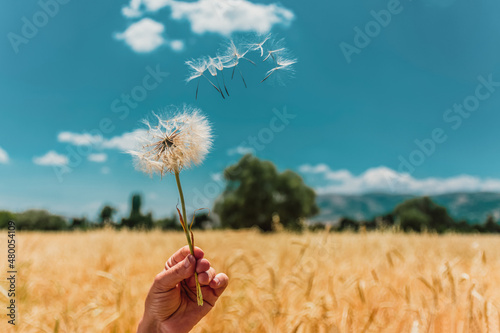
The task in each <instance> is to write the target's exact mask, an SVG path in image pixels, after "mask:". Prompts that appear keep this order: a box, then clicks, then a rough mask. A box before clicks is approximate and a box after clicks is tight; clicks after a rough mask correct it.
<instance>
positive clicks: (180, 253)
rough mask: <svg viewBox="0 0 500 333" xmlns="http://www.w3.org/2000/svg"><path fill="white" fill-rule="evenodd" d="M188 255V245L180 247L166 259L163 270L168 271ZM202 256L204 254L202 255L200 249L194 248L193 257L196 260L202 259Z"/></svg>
mask: <svg viewBox="0 0 500 333" xmlns="http://www.w3.org/2000/svg"><path fill="white" fill-rule="evenodd" d="M190 253H191V252H190V251H189V246H188V245H186V246H183V247H181V248H180V249H179V250H177V252H175V253H174V254H173V255H172V256H171V257H170V258H169V259H168V261H167V263H166V265H165V269H169V268H171V267H173V266H175V265H176V264H178V263H179V262H181V261H183V260H184V258H186V257H187V256H188V254H190ZM204 255H205V253H203V250H202V249H200V248H199V247H197V246H195V247H194V257H195V258H196V260H199V259H202V258H203V256H204Z"/></svg>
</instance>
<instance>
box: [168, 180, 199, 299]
mask: <svg viewBox="0 0 500 333" xmlns="http://www.w3.org/2000/svg"><path fill="white" fill-rule="evenodd" d="M174 173H175V181H176V182H177V189H178V190H179V196H180V197H181V206H182V215H181V214H180V213H179V217H180V220H181V224H182V228H183V229H184V233H185V235H186V239H187V242H188V245H189V251H190V252H191V254H192V255H193V256H194V244H193V241H194V237H193V233H192V232H191V227H190V226H188V225H186V222H185V221H187V219H186V203H185V201H184V194H183V192H182V186H181V180H180V178H179V171H177V170H176V171H175V172H174ZM177 211H178V212H179V209H177ZM194 280H195V282H196V295H197V297H196V298H197V301H198V305H199V306H202V305H203V294H202V293H201V286H200V282H199V281H198V273H196V271H195V272H194Z"/></svg>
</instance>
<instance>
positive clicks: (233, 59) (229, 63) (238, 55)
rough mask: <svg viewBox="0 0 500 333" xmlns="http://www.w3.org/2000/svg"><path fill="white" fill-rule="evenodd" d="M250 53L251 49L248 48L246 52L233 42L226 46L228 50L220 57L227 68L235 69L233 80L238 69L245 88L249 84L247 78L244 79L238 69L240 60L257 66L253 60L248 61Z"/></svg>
mask: <svg viewBox="0 0 500 333" xmlns="http://www.w3.org/2000/svg"><path fill="white" fill-rule="evenodd" d="M249 51H250V48H246V50H245V51H243V47H242V46H240V45H238V46H236V44H235V43H234V41H233V40H230V41H229V44H228V45H227V46H226V48H225V49H224V50H223V51H222V53H221V54H220V55H219V57H220V59H221V61H222V63H223V65H224V67H225V68H233V73H232V74H231V79H233V78H234V72H235V70H236V68H238V72H240V75H241V79H242V80H243V84H244V85H245V88H247V83H246V82H245V78H244V77H243V73H242V72H241V70H240V68H239V67H238V65H239V63H240V59H244V60H246V61H248V62H250V63H251V64H253V65H255V62H253V61H252V60H250V59H248V58H247V57H246V54H247V53H248V52H249Z"/></svg>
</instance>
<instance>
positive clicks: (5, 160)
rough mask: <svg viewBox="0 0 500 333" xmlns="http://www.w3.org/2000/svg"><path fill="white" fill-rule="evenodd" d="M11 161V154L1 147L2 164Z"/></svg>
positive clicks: (0, 162)
mask: <svg viewBox="0 0 500 333" xmlns="http://www.w3.org/2000/svg"><path fill="white" fill-rule="evenodd" d="M7 163H9V155H8V154H7V152H6V151H5V150H3V149H2V147H0V164H7Z"/></svg>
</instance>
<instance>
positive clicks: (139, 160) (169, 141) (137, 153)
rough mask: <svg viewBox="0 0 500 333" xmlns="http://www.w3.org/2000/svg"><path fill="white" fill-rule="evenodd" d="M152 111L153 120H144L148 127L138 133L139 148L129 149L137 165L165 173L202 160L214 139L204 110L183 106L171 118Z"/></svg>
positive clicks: (175, 171) (149, 172) (154, 172)
mask: <svg viewBox="0 0 500 333" xmlns="http://www.w3.org/2000/svg"><path fill="white" fill-rule="evenodd" d="M170 113H173V112H170ZM153 115H154V119H153V121H151V122H150V121H147V120H145V121H144V123H145V124H146V126H147V130H146V131H144V132H142V133H141V135H140V136H139V137H138V140H139V141H140V148H139V149H137V150H132V151H129V152H128V153H129V154H131V155H132V156H133V157H134V160H135V163H136V167H137V169H139V170H141V171H143V172H145V173H147V174H150V175H153V174H159V175H160V176H162V177H163V176H164V175H165V174H167V173H177V174H178V173H179V172H180V171H181V170H182V169H185V168H189V167H191V166H192V165H199V164H201V162H202V161H203V159H204V158H205V156H206V155H207V154H208V152H209V150H210V148H211V146H212V141H213V139H212V129H211V126H210V123H209V122H208V120H207V118H206V117H205V116H204V115H203V114H202V113H201V110H200V109H197V108H193V107H190V106H184V107H183V108H182V110H181V111H176V112H175V113H173V116H172V117H171V118H167V117H166V115H163V114H162V115H157V114H155V113H153Z"/></svg>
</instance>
